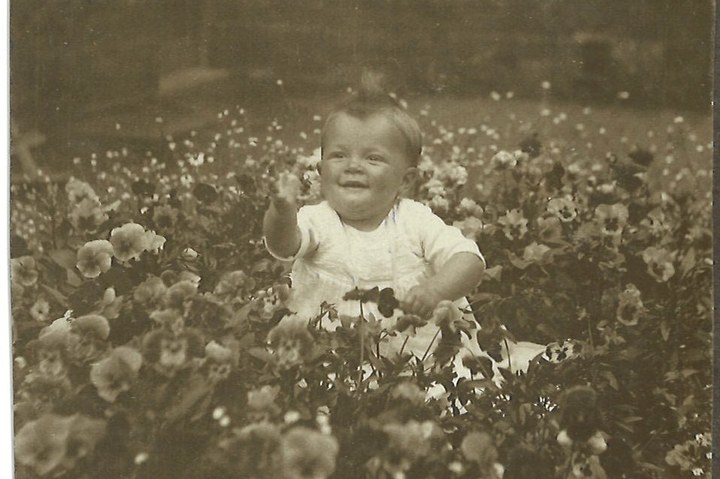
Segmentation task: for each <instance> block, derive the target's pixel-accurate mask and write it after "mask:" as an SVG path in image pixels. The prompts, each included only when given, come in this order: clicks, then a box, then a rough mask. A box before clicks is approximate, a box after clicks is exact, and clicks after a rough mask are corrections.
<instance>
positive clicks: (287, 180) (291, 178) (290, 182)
mask: <svg viewBox="0 0 720 479" xmlns="http://www.w3.org/2000/svg"><path fill="white" fill-rule="evenodd" d="M301 187H302V183H301V182H300V179H299V178H298V177H297V176H295V175H294V174H292V173H290V172H289V171H283V172H281V173H280V174H279V175H278V177H277V180H276V181H275V190H276V191H277V196H278V197H279V198H282V199H284V200H287V201H290V202H294V201H295V200H296V199H297V197H298V196H299V195H300V188H301Z"/></svg>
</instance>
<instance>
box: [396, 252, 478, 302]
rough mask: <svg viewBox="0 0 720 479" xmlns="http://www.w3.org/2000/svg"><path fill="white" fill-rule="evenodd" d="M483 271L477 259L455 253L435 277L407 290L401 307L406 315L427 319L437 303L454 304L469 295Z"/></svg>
mask: <svg viewBox="0 0 720 479" xmlns="http://www.w3.org/2000/svg"><path fill="white" fill-rule="evenodd" d="M484 271H485V264H484V263H483V261H482V260H481V259H480V258H479V257H478V256H477V255H474V254H472V253H457V254H455V255H453V256H452V257H451V258H450V259H449V260H448V261H447V262H446V263H445V264H444V265H443V266H442V268H440V270H439V271H438V272H437V274H435V275H434V276H432V277H431V278H428V279H426V280H425V281H423V282H422V283H420V284H418V285H417V286H415V287H413V288H411V289H410V291H409V292H408V294H407V296H406V298H405V300H404V301H403V302H402V304H401V307H402V308H403V309H404V310H405V311H406V312H411V313H415V314H417V315H419V316H429V315H430V314H432V312H433V310H434V309H435V307H436V306H437V304H438V303H439V302H440V301H443V300H450V301H455V300H456V299H460V298H462V297H463V296H467V295H469V294H470V293H472V292H473V291H474V290H475V287H476V286H477V285H478V283H479V282H480V279H482V275H483V272H484Z"/></svg>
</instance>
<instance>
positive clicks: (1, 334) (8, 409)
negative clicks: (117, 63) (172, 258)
mask: <svg viewBox="0 0 720 479" xmlns="http://www.w3.org/2000/svg"><path fill="white" fill-rule="evenodd" d="M9 23H10V4H9V2H8V3H7V4H6V5H5V7H4V8H3V9H2V10H0V41H1V42H2V49H0V52H1V53H0V64H2V69H1V72H0V83H1V84H2V86H3V87H2V88H0V110H2V115H1V116H0V118H1V120H0V125H1V126H0V149H2V151H3V152H4V153H5V155H6V156H5V158H6V164H5V174H2V175H0V192H2V195H3V196H2V197H3V198H4V200H3V201H0V218H2V220H3V221H4V222H5V225H6V228H7V230H6V231H5V232H4V233H3V234H2V235H0V262H2V268H0V271H2V272H1V273H0V301H2V305H3V308H2V313H0V317H2V320H1V321H2V325H1V326H0V386H1V387H0V391H1V392H0V431H1V432H0V476H2V477H14V476H13V474H14V471H13V462H14V454H13V423H12V417H13V413H12V408H13V400H12V395H13V388H12V377H11V371H12V348H11V341H12V339H11V337H10V324H11V321H12V318H11V315H10V244H9V236H10V141H9V134H10V102H9V89H10V74H9V72H10V55H9V53H10V37H9Z"/></svg>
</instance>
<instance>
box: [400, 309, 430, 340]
mask: <svg viewBox="0 0 720 479" xmlns="http://www.w3.org/2000/svg"><path fill="white" fill-rule="evenodd" d="M427 323H428V322H427V320H426V319H423V318H421V317H420V316H418V315H416V314H403V315H402V316H400V317H399V318H398V319H397V321H396V322H395V326H393V329H395V330H396V331H398V332H401V333H406V334H408V335H409V336H414V335H415V333H416V332H417V330H418V328H422V327H423V326H425V325H426V324H427Z"/></svg>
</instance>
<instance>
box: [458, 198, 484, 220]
mask: <svg viewBox="0 0 720 479" xmlns="http://www.w3.org/2000/svg"><path fill="white" fill-rule="evenodd" d="M458 209H459V211H460V212H461V213H464V214H466V215H467V216H475V217H476V218H480V217H482V215H483V209H482V206H480V205H478V204H477V203H476V202H475V201H474V200H472V199H470V198H463V199H462V200H460V205H459V206H458Z"/></svg>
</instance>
